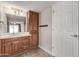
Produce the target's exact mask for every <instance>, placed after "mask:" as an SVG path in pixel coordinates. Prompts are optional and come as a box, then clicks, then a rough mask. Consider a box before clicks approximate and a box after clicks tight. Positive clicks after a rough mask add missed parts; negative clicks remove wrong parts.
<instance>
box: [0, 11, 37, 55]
mask: <svg viewBox="0 0 79 59" xmlns="http://www.w3.org/2000/svg"><path fill="white" fill-rule="evenodd" d="M10 22H12V21H10ZM11 24H12V23H11ZM38 24H39V13H37V12H33V11H28V12H27V26H25V28H26V27H27V32H26V31H25V32H24V33H11V34H9V35H8V34H6V35H0V56H17V55H18V54H22V53H23V52H27V51H29V50H31V49H34V48H37V47H38V44H39V39H38ZM25 28H24V29H25ZM27 33H29V34H27Z"/></svg>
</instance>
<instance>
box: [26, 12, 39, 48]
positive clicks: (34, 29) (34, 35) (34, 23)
mask: <svg viewBox="0 0 79 59" xmlns="http://www.w3.org/2000/svg"><path fill="white" fill-rule="evenodd" d="M27 15H28V17H27V19H28V28H27V29H28V32H30V33H31V37H30V48H37V47H38V44H39V38H38V26H39V13H37V12H33V11H29V12H28V13H27Z"/></svg>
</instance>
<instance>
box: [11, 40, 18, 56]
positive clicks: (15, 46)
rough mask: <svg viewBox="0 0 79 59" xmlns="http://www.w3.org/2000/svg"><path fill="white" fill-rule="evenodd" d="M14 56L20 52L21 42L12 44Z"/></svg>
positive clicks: (16, 41)
mask: <svg viewBox="0 0 79 59" xmlns="http://www.w3.org/2000/svg"><path fill="white" fill-rule="evenodd" d="M12 48H13V54H17V53H18V52H19V41H18V40H15V41H13V42H12Z"/></svg>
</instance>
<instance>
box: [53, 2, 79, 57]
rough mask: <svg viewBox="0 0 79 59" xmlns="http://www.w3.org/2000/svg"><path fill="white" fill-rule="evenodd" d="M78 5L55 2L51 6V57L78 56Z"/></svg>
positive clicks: (75, 3)
mask: <svg viewBox="0 0 79 59" xmlns="http://www.w3.org/2000/svg"><path fill="white" fill-rule="evenodd" d="M74 34H78V3H77V2H66V1H63V2H56V3H55V4H54V5H53V6H52V55H54V56H59V57H71V56H78V38H74V37H73V36H71V35H74Z"/></svg>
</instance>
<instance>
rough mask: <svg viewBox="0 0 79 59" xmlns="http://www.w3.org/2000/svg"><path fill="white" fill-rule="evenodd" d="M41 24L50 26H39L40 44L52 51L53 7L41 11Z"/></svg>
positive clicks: (46, 49)
mask: <svg viewBox="0 0 79 59" xmlns="http://www.w3.org/2000/svg"><path fill="white" fill-rule="evenodd" d="M39 18H40V19H39V25H48V27H40V28H39V46H40V47H41V48H42V49H44V50H45V51H47V52H48V53H50V54H51V53H52V9H51V7H49V8H47V9H45V10H43V11H42V12H41V13H40V17H39Z"/></svg>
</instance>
